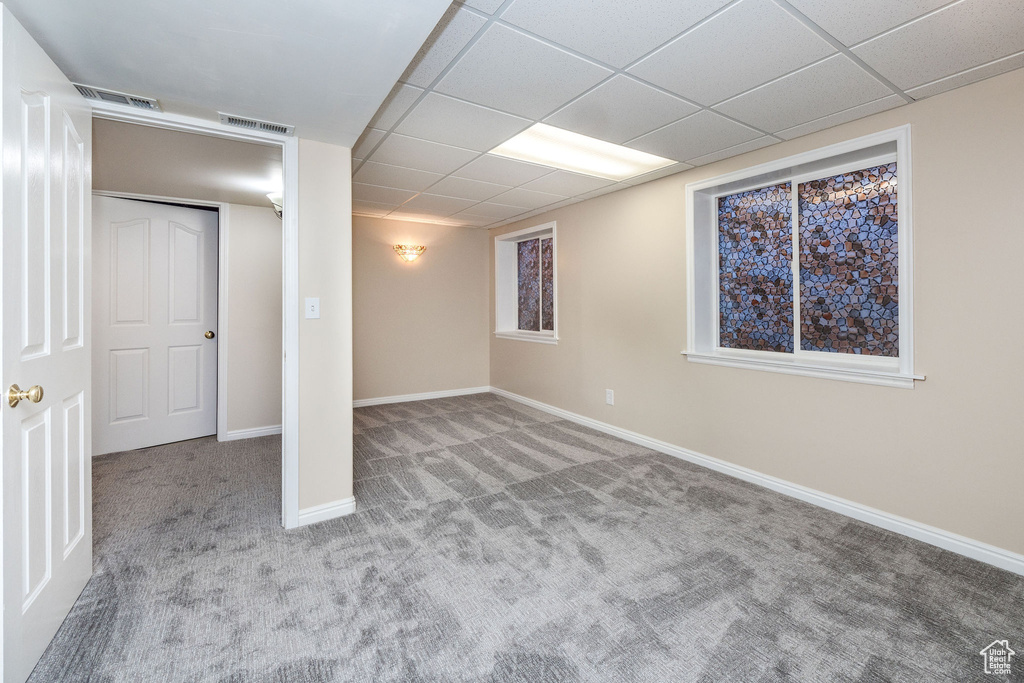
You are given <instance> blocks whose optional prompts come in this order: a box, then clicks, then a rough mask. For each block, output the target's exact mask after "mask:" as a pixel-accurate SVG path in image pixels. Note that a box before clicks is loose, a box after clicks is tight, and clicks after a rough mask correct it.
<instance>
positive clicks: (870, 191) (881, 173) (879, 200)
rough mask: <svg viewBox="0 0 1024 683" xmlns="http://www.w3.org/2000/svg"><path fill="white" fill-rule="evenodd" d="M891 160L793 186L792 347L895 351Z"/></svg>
mask: <svg viewBox="0 0 1024 683" xmlns="http://www.w3.org/2000/svg"><path fill="white" fill-rule="evenodd" d="M896 184H897V183H896V164H895V163H891V164H886V165H884V166H876V167H874V168H866V169H863V170H860V171H853V172H850V173H844V174H842V175H836V176H832V177H830V178H822V179H820V180H814V181H811V182H808V183H802V184H801V185H800V187H799V209H798V210H799V212H800V317H801V320H800V339H801V341H800V348H801V349H803V350H805V351H825V352H832V353H853V354H863V355H870V356H886V357H892V358H895V357H896V356H898V355H899V301H898V299H899V296H898V294H899V279H898V272H899V271H898V265H899V264H898V239H897V237H898V228H899V221H898V216H897V212H896V197H897V193H896Z"/></svg>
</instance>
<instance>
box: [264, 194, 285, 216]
mask: <svg viewBox="0 0 1024 683" xmlns="http://www.w3.org/2000/svg"><path fill="white" fill-rule="evenodd" d="M267 199H269V200H270V203H271V204H273V205H274V213H276V214H277V217H278V218H280V217H281V214H282V211H283V209H282V207H283V206H284V204H283V202H284V197H283V196H281V193H280V192H271V193H270V194H268V195H267Z"/></svg>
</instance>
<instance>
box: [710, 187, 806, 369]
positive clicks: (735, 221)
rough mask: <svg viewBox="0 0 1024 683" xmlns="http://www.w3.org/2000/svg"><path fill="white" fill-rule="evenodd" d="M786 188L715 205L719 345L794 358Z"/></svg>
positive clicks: (767, 189)
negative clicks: (784, 354) (716, 216)
mask: <svg viewBox="0 0 1024 683" xmlns="http://www.w3.org/2000/svg"><path fill="white" fill-rule="evenodd" d="M790 187H791V186H790V184H789V183H783V184H781V185H773V186H771V187H765V188H761V189H759V190H750V191H748V192H740V193H737V194H733V195H728V196H726V197H720V198H719V199H718V285H719V288H718V301H719V315H720V321H719V328H718V329H719V333H718V334H719V337H718V343H719V346H721V347H722V348H727V349H750V350H755V351H776V352H779V353H792V352H793V270H792V261H793V229H792V224H791V221H792V215H793V208H792V207H793V203H792V197H791V196H790Z"/></svg>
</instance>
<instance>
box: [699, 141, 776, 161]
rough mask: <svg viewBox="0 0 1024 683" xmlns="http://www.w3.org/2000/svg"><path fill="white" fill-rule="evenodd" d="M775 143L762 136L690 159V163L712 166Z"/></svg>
mask: <svg viewBox="0 0 1024 683" xmlns="http://www.w3.org/2000/svg"><path fill="white" fill-rule="evenodd" d="M776 142H778V140H777V139H775V138H774V137H772V136H770V135H764V136H762V137H759V138H754V139H753V140H748V141H747V142H741V143H740V144H738V145H733V146H732V147H726V148H725V149H720V150H718V151H717V152H712V153H711V154H705V155H704V156H700V157H696V158H693V159H690V163H691V164H692V165H694V166H704V165H705V164H713V163H715V162H716V161H721V160H722V159H728V158H729V157H734V156H736V155H737V154H745V153H746V152H753V151H754V150H755V149H761V148H762V147H767V146H768V145H773V144H775V143H776Z"/></svg>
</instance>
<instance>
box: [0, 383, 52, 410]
mask: <svg viewBox="0 0 1024 683" xmlns="http://www.w3.org/2000/svg"><path fill="white" fill-rule="evenodd" d="M26 399H27V400H29V401H32V403H39V402H40V401H42V400H43V388H42V387H41V386H39V385H38V384H37V385H35V386H33V387H29V388H28V389H24V390H22V388H21V387H19V386H18V385H17V384H12V385H11V388H10V390H8V392H7V402H8V403H9V404H10V405H11V407H12V408H17V407H18V404H19V403H21V402H22V401H24V400H26Z"/></svg>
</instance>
